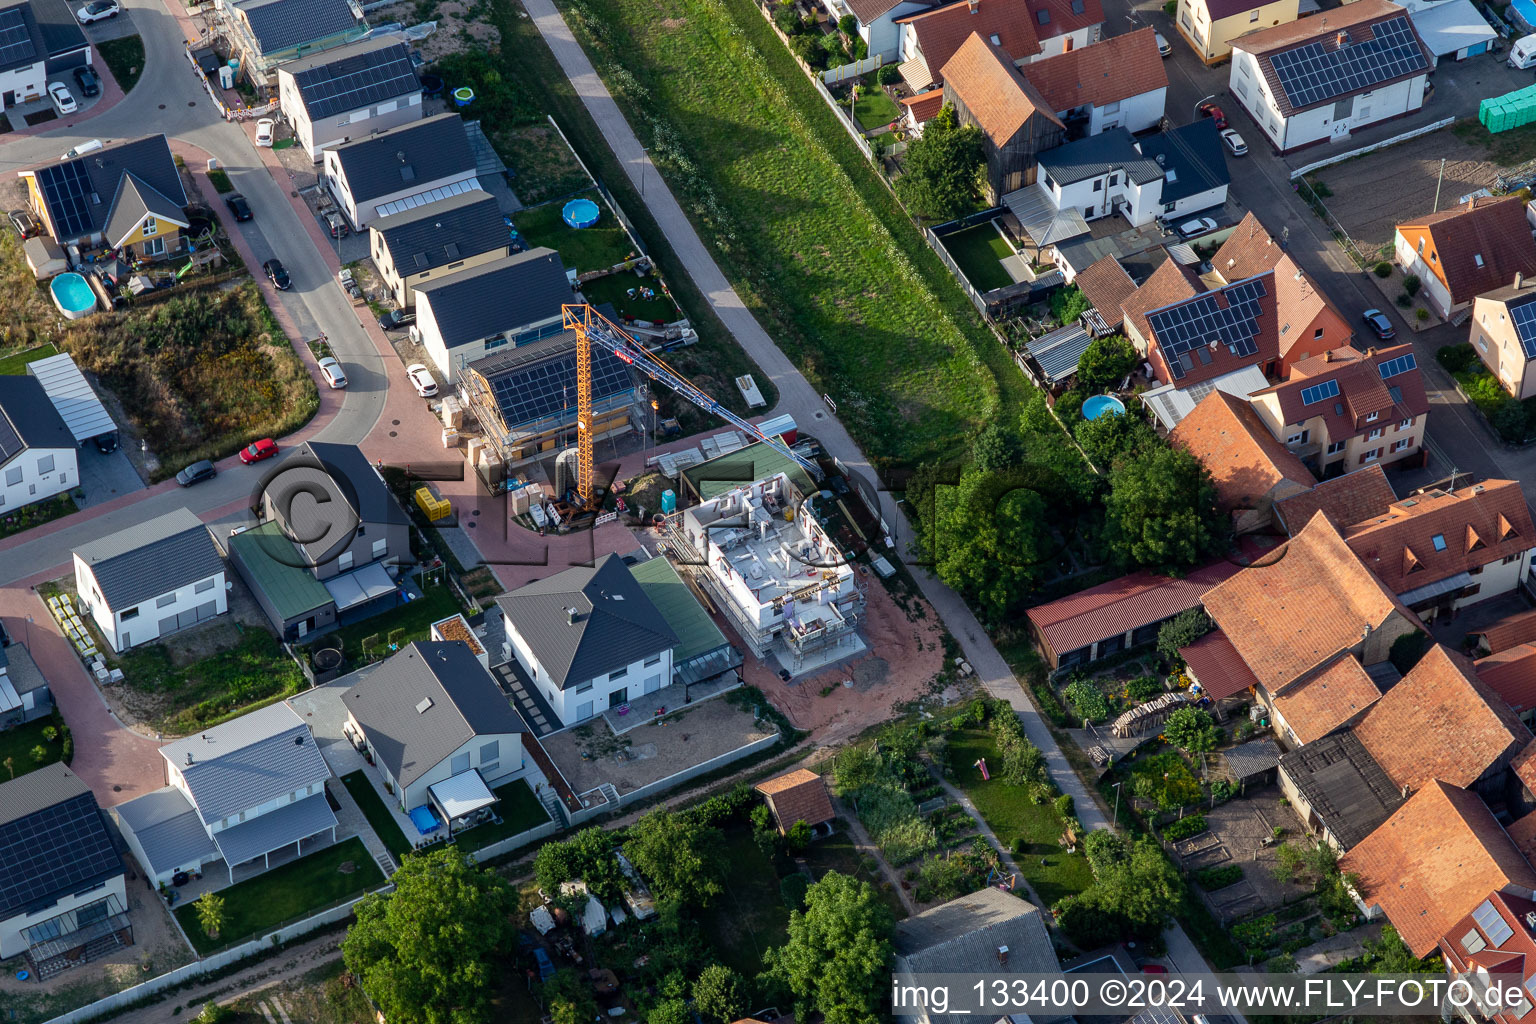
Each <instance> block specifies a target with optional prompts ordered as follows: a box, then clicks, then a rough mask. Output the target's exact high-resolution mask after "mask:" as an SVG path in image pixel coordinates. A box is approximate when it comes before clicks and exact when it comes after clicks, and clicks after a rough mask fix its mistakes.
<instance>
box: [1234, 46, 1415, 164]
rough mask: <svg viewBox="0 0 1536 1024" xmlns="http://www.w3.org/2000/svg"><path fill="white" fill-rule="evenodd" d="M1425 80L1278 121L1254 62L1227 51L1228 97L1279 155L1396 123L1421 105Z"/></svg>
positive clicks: (1246, 54)
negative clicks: (1229, 58) (1229, 56)
mask: <svg viewBox="0 0 1536 1024" xmlns="http://www.w3.org/2000/svg"><path fill="white" fill-rule="evenodd" d="M1426 80H1427V76H1425V75H1415V76H1414V77H1413V78H1410V79H1407V80H1405V81H1402V82H1394V83H1392V84H1391V85H1387V86H1383V87H1381V88H1379V89H1373V90H1367V91H1365V92H1363V93H1359V94H1358V95H1354V96H1348V97H1344V98H1342V99H1341V100H1340V101H1339V102H1336V103H1329V104H1325V105H1323V106H1321V107H1315V108H1313V109H1311V110H1303V111H1299V112H1297V113H1294V114H1292V115H1291V116H1290V117H1282V116H1281V114H1280V108H1279V106H1278V105H1277V104H1276V102H1275V99H1274V97H1273V96H1272V95H1271V94H1270V92H1269V89H1268V87H1267V86H1266V85H1265V84H1264V77H1263V75H1262V74H1261V73H1260V72H1259V67H1258V60H1257V58H1255V57H1254V56H1253V54H1251V53H1249V52H1247V51H1246V50H1239V49H1234V50H1233V51H1232V70H1231V72H1230V73H1229V78H1228V84H1229V86H1230V88H1231V90H1232V93H1233V95H1234V96H1236V97H1237V98H1238V99H1239V100H1240V101H1241V102H1242V104H1243V106H1245V107H1246V108H1247V109H1248V111H1249V113H1251V114H1252V115H1253V116H1254V120H1255V121H1257V122H1258V123H1259V126H1260V127H1261V128H1262V129H1263V130H1264V134H1265V135H1266V136H1268V138H1269V140H1270V143H1271V144H1272V145H1273V146H1274V147H1275V148H1276V149H1279V150H1281V151H1282V152H1286V151H1289V150H1293V149H1299V148H1300V147H1302V146H1307V145H1311V144H1312V143H1315V142H1325V141H1328V140H1334V141H1338V140H1342V139H1347V138H1349V136H1350V133H1351V132H1353V131H1356V130H1358V129H1360V128H1364V127H1366V126H1368V125H1372V124H1376V123H1377V122H1379V121H1385V120H1387V119H1388V118H1392V117H1397V116H1398V115H1400V114H1406V113H1408V112H1410V111H1414V110H1418V109H1419V108H1420V107H1422V106H1423V105H1424V84H1425V82H1426Z"/></svg>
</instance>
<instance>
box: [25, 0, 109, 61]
mask: <svg viewBox="0 0 1536 1024" xmlns="http://www.w3.org/2000/svg"><path fill="white" fill-rule="evenodd" d="M27 6H28V7H29V8H30V9H31V12H32V19H33V21H35V22H36V23H37V41H36V42H34V41H33V39H32V36H31V33H30V32H29V33H28V42H33V46H34V48H35V49H36V51H37V52H39V53H42V54H45V55H46V59H45V60H44V62H43V66H44V67H45V68H46V70H47V72H48V77H49V78H50V79H56V78H64V77H66V75H67V74H68V73H69V72H71V71H73V70H74V69H75V68H78V67H89V66H90V65H91V64H92V62H93V51H92V50H91V44H90V42H89V41H88V40H87V39H86V38H85V32H84V31H83V30H82V29H81V27H80V21H79V19H78V18H77V17H76V16H75V11H76V10H77V8H76V7H75V5H74V4H72V3H70V2H69V0H30V2H29V3H28V4H27ZM12 38H17V39H19V37H15V36H13V37H12ZM37 42H40V43H41V45H40V46H38V45H37Z"/></svg>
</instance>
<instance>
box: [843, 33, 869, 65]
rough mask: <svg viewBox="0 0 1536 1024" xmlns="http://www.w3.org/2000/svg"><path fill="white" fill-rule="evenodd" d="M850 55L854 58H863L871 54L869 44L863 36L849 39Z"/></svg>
mask: <svg viewBox="0 0 1536 1024" xmlns="http://www.w3.org/2000/svg"><path fill="white" fill-rule="evenodd" d="M848 56H850V57H852V58H853V59H854V60H863V59H864V58H865V57H868V56H869V44H868V43H866V42H865V41H864V40H863V38H862V37H860V36H854V37H853V38H852V39H850V40H848Z"/></svg>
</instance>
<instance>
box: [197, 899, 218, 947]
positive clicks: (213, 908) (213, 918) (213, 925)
mask: <svg viewBox="0 0 1536 1024" xmlns="http://www.w3.org/2000/svg"><path fill="white" fill-rule="evenodd" d="M197 923H198V925H199V926H201V927H202V929H203V932H204V934H206V935H207V936H208V937H209V938H210V939H217V938H218V937H219V931H220V929H222V928H223V927H224V897H222V896H220V895H219V894H218V893H213V892H205V893H203V895H202V896H201V897H199V899H198V901H197Z"/></svg>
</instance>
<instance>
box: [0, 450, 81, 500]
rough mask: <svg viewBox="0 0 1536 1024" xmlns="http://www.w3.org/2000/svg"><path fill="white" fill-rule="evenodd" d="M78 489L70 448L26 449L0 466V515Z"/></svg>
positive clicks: (78, 474)
mask: <svg viewBox="0 0 1536 1024" xmlns="http://www.w3.org/2000/svg"><path fill="white" fill-rule="evenodd" d="M78 486H80V468H79V465H78V460H77V458H76V453H75V449H73V448H28V449H26V450H25V451H23V452H22V453H21V454H19V455H17V456H16V457H15V458H14V459H11V460H10V461H8V462H6V463H5V465H3V466H0V514H3V515H9V514H10V513H12V512H14V511H15V510H16V509H18V508H22V507H24V506H27V505H31V504H32V503H34V502H38V501H43V500H44V499H47V498H51V497H53V496H54V495H55V494H63V493H64V492H65V491H67V490H69V489H70V488H71V487H78Z"/></svg>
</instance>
